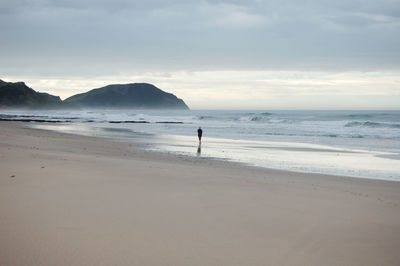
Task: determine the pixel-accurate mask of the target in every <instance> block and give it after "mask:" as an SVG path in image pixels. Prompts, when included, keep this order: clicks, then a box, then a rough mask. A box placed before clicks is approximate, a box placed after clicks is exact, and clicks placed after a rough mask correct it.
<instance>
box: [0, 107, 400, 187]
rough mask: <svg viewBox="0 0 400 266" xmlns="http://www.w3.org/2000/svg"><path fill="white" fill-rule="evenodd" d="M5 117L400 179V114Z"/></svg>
mask: <svg viewBox="0 0 400 266" xmlns="http://www.w3.org/2000/svg"><path fill="white" fill-rule="evenodd" d="M0 119H3V120H29V121H37V122H52V123H33V124H30V125H31V126H32V127H36V128H42V129H47V130H56V131H62V132H67V133H74V134H81V135H89V136H100V137H113V138H118V139H119V140H120V141H121V140H122V141H126V142H129V141H135V142H139V143H141V145H140V147H142V148H143V149H146V150H150V151H157V152H163V153H171V154H175V155H178V156H194V157H197V158H199V159H218V160H227V161H233V162H239V163H243V164H246V165H252V166H258V167H265V168H273V169H281V170H290V171H297V172H306V173H321V174H334V175H342V176H349V177H360V178H370V179H384V180H395V181H400V111H297V110H296V111H276V110H272V111H268V110H260V111H253V110H251V111H246V110H240V111H237V110H218V111H216V110H184V111H178V110H173V111H172V110H171V111H165V110H94V109H91V110H57V111H55V110H46V111H31V110H18V111H8V110H2V111H1V110H0ZM198 127H202V129H203V141H202V145H201V146H199V143H198V139H197V128H198Z"/></svg>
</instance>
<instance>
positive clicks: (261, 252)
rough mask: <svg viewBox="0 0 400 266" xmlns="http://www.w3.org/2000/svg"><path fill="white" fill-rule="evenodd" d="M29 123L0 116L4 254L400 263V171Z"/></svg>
mask: <svg viewBox="0 0 400 266" xmlns="http://www.w3.org/2000/svg"><path fill="white" fill-rule="evenodd" d="M29 124H30V123H24V122H3V121H2V122H0V173H1V176H0V203H1V204H0V265H399V264H400V253H399V252H398V250H399V247H400V182H395V181H384V180H370V179H362V178H349V177H340V176H329V175H321V174H310V173H296V172H289V171H281V170H271V169H265V168H258V167H250V166H245V165H242V164H235V163H231V162H224V161H218V160H211V159H203V158H196V157H188V156H178V155H168V154H161V153H156V152H146V151H143V150H141V149H138V148H137V145H138V144H135V143H134V142H133V141H131V142H123V141H117V140H114V139H112V138H97V137H89V136H78V135H73V134H66V133H59V132H52V131H46V130H40V129H33V128H28V127H26V126H27V125H29ZM206 141H207V140H206V139H204V142H206Z"/></svg>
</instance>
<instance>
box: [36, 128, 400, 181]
mask: <svg viewBox="0 0 400 266" xmlns="http://www.w3.org/2000/svg"><path fill="white" fill-rule="evenodd" d="M30 127H31V128H36V129H43V130H50V131H53V132H63V133H69V134H75V135H80V136H94V137H104V138H109V139H118V140H120V141H122V142H127V143H129V142H132V141H133V142H135V143H136V145H138V144H140V145H144V146H146V147H147V148H145V149H144V150H147V151H150V152H158V153H161V154H165V155H169V156H171V155H173V156H174V155H176V156H187V157H190V158H196V159H199V157H200V158H204V159H210V160H219V161H225V162H231V163H237V164H240V165H242V166H243V165H246V166H248V167H261V168H264V169H267V170H279V171H288V172H294V173H303V174H320V175H327V176H329V175H333V176H341V177H348V178H361V179H372V180H388V181H395V182H400V167H399V164H397V163H396V162H397V161H399V160H398V158H397V157H396V156H398V155H397V154H393V153H391V152H387V151H385V152H384V151H373V150H371V151H368V150H361V149H350V148H349V147H337V146H329V145H322V144H313V143H302V142H284V141H273V140H271V141H257V140H248V139H229V138H215V137H208V138H207V141H206V142H204V143H203V145H202V146H203V148H201V147H200V153H199V147H198V146H196V145H193V143H195V141H196V140H195V139H194V137H193V136H187V135H173V134H150V133H149V134H146V133H135V132H134V131H131V130H130V129H126V128H108V127H91V126H87V125H75V124H69V123H67V124H60V125H55V124H43V123H39V124H36V125H34V126H30ZM59 127H61V128H62V129H59ZM120 134H122V135H120ZM143 134H145V135H146V137H143ZM204 146H205V148H204ZM249 147H250V149H249ZM242 150H246V152H245V153H244V152H242ZM195 151H197V152H195ZM202 151H203V152H202ZM204 151H205V152H204ZM300 158H301V159H300ZM316 162H318V163H316ZM331 162H333V163H331Z"/></svg>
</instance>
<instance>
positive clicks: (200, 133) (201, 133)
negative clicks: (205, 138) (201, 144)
mask: <svg viewBox="0 0 400 266" xmlns="http://www.w3.org/2000/svg"><path fill="white" fill-rule="evenodd" d="M202 135H203V130H201V128H199V129H198V130H197V136H199V140H201V136H202Z"/></svg>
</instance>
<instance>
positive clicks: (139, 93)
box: [65, 83, 189, 109]
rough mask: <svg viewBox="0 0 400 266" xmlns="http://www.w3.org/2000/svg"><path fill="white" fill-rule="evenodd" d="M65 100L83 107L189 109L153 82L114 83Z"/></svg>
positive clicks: (181, 101)
mask: <svg viewBox="0 0 400 266" xmlns="http://www.w3.org/2000/svg"><path fill="white" fill-rule="evenodd" d="M65 102H67V103H72V104H76V105H79V106H82V107H96V108H99V107H106V108H139V109H140V108H147V109H150V108H151V109H189V108H188V106H187V105H186V104H185V102H184V101H183V100H181V99H179V98H177V97H176V96H175V95H173V94H171V93H167V92H164V91H162V90H160V89H159V88H157V87H155V86H154V85H152V84H148V83H131V84H114V85H108V86H105V87H102V88H98V89H93V90H91V91H88V92H85V93H81V94H77V95H74V96H71V97H69V98H67V99H65Z"/></svg>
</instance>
